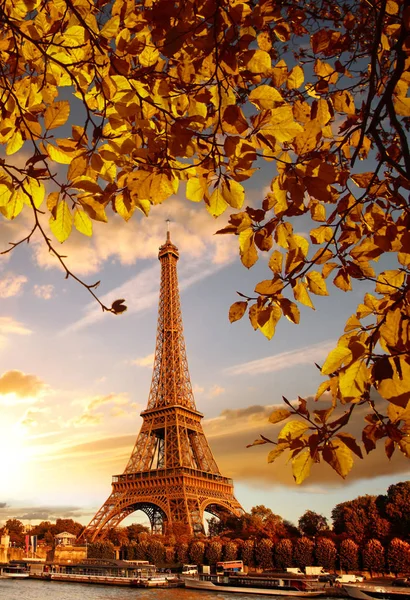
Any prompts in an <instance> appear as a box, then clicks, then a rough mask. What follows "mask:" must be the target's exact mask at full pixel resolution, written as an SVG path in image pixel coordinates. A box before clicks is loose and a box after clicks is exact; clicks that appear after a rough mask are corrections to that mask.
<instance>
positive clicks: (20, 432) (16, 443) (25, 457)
mask: <svg viewBox="0 0 410 600" xmlns="http://www.w3.org/2000/svg"><path fill="white" fill-rule="evenodd" d="M29 460H30V448H29V447H28V446H27V444H26V428H25V427H24V426H23V425H22V424H21V423H20V422H12V421H10V420H9V421H7V420H4V421H2V424H1V429H0V478H1V481H3V482H6V489H7V492H8V493H10V492H14V491H15V490H17V489H19V488H20V487H24V485H25V479H26V477H25V474H26V471H27V467H28V463H29Z"/></svg>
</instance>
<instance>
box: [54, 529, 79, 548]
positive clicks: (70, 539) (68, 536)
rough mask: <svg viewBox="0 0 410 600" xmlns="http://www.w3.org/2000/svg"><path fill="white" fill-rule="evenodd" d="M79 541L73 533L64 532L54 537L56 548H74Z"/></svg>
mask: <svg viewBox="0 0 410 600" xmlns="http://www.w3.org/2000/svg"><path fill="white" fill-rule="evenodd" d="M76 539H77V536H76V535H73V534H72V533H68V532H67V531H63V532H62V533H57V535H55V536H54V541H55V545H56V546H72V545H73V544H74V542H75V540H76Z"/></svg>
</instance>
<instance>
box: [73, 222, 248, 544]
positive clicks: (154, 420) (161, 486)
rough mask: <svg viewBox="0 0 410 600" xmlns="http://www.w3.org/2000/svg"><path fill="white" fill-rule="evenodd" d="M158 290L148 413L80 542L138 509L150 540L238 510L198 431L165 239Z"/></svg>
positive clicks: (197, 529) (173, 250) (170, 247)
mask: <svg viewBox="0 0 410 600" xmlns="http://www.w3.org/2000/svg"><path fill="white" fill-rule="evenodd" d="M158 259H159V261H160V263H161V287H160V295H159V307H158V326H157V342H156V348H155V360H154V367H153V373H152V381H151V389H150V392H149V397H148V403H147V408H146V409H145V410H144V411H143V412H142V413H141V416H142V418H143V423H142V426H141V430H140V432H139V434H138V437H137V440H136V442H135V446H134V449H133V450H132V453H131V456H130V459H129V461H128V463H127V465H126V467H125V470H124V472H123V473H122V474H121V475H114V477H113V480H112V492H111V494H110V496H109V497H108V499H107V500H106V501H105V502H104V504H103V506H102V507H101V508H100V510H99V511H98V512H97V514H96V515H95V516H94V518H93V519H92V520H91V522H90V523H89V525H88V526H87V527H86V529H85V530H84V532H83V533H82V535H81V537H82V538H86V539H88V540H89V541H94V540H95V539H97V538H99V539H100V538H103V537H104V536H105V535H106V534H107V533H108V531H109V529H111V528H113V527H116V526H117V525H118V524H119V523H121V521H122V520H123V519H124V518H125V517H127V516H128V515H130V514H131V513H133V512H134V511H137V510H142V511H143V512H145V514H146V515H147V516H148V518H149V520H150V524H151V529H152V531H153V532H154V533H165V532H169V533H171V532H172V530H173V527H174V526H175V525H177V524H183V525H184V526H185V528H186V529H187V530H188V532H189V533H191V534H197V533H203V531H204V527H203V516H204V512H205V510H206V512H208V513H211V514H213V515H215V516H217V517H220V516H221V515H222V514H226V513H231V514H235V515H240V514H242V513H243V509H242V507H241V505H240V504H239V502H238V501H237V500H236V498H235V496H234V490H233V482H232V479H228V478H227V477H223V476H222V475H221V473H220V471H219V468H218V466H217V464H216V462H215V459H214V457H213V455H212V451H211V449H210V447H209V444H208V441H207V439H206V437H205V434H204V432H203V429H202V425H201V420H202V418H203V414H202V413H200V412H199V411H198V410H197V408H196V405H195V400H194V395H193V392H192V386H191V380H190V376H189V371H188V361H187V357H186V350H185V340H184V334H183V327H182V314H181V306H180V299H179V290H178V277H177V261H178V259H179V252H178V248H177V247H176V246H174V244H173V243H172V242H171V234H170V231H169V220H167V237H166V242H165V244H163V245H162V246H161V247H160V249H159V253H158Z"/></svg>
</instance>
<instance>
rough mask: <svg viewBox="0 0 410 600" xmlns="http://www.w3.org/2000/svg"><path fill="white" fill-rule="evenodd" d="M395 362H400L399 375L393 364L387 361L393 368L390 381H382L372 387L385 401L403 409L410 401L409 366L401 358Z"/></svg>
mask: <svg viewBox="0 0 410 600" xmlns="http://www.w3.org/2000/svg"><path fill="white" fill-rule="evenodd" d="M396 360H399V361H400V363H399V364H400V371H401V373H398V371H397V367H396V365H395V362H394V361H393V360H392V359H389V362H390V364H391V365H392V368H393V377H392V378H391V379H383V380H382V381H379V382H377V383H375V384H374V385H375V388H376V389H377V391H378V392H379V394H380V395H381V396H382V397H383V398H384V399H385V400H388V401H389V402H391V403H392V404H396V405H397V406H401V407H402V408H405V407H407V405H408V403H409V401H410V365H409V364H408V363H407V361H406V360H404V359H403V358H402V357H399V358H398V359H396Z"/></svg>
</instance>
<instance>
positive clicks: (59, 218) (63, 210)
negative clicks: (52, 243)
mask: <svg viewBox="0 0 410 600" xmlns="http://www.w3.org/2000/svg"><path fill="white" fill-rule="evenodd" d="M49 224H50V229H51V231H52V232H53V234H54V235H55V237H56V238H57V239H58V241H59V242H61V243H63V242H65V240H66V239H67V238H68V236H69V235H70V233H71V228H72V225H73V217H72V215H71V212H70V209H69V208H68V205H67V202H66V201H65V200H61V201H60V202H59V203H58V206H57V212H56V218H55V219H54V218H53V217H50V221H49Z"/></svg>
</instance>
